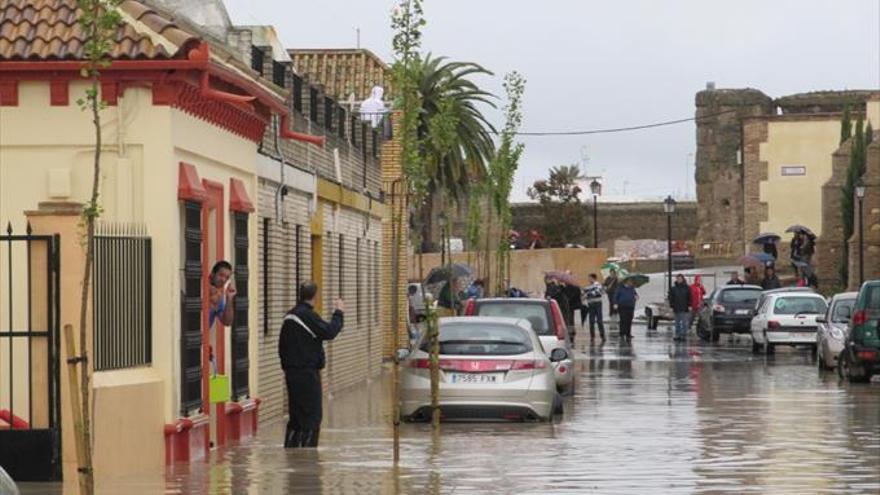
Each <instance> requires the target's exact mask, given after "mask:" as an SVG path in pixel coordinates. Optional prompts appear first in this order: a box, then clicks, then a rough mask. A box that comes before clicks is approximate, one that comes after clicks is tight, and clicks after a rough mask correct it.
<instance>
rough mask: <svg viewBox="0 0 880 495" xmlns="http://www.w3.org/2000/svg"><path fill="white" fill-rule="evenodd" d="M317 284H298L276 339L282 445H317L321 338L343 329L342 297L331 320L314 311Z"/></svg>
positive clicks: (322, 359)
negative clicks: (282, 386) (283, 412)
mask: <svg viewBox="0 0 880 495" xmlns="http://www.w3.org/2000/svg"><path fill="white" fill-rule="evenodd" d="M317 296H318V284H316V283H315V282H311V281H309V282H306V283H304V284H302V285H301V286H300V289H299V301H298V302H297V304H296V306H295V307H294V308H293V309H291V310H290V311H289V312H288V313H287V315H286V316H285V317H284V324H283V325H282V326H281V336H280V338H279V340H278V355H279V357H280V358H281V368H282V369H283V370H284V378H285V381H286V382H287V404H288V407H287V410H288V412H289V419H288V421H287V430H286V431H285V433H284V447H285V448H295V447H317V446H318V439H319V437H320V434H321V420H322V419H323V406H322V400H323V397H322V392H321V370H322V369H323V368H324V365H325V363H326V358H325V357H324V341H325V340H333V339H335V338H336V336H337V335H339V332H341V331H342V324H343V312H344V311H345V307H344V303H343V301H342V299H337V300H336V309H335V311H334V312H333V316H332V317H331V318H330V321H329V322H327V321H324V320H323V319H322V318H321V316H320V315H318V313H317V312H316V311H315V300H316V299H317Z"/></svg>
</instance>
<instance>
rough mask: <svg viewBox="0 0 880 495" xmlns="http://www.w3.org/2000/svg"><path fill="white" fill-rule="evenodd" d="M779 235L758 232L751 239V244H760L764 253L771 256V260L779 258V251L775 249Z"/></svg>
mask: <svg viewBox="0 0 880 495" xmlns="http://www.w3.org/2000/svg"><path fill="white" fill-rule="evenodd" d="M779 240H780V237H779V236H778V235H777V234H774V233H772V232H764V233H762V234H760V235H759V236H758V237H755V238H754V239H753V240H752V243H753V244H757V245H759V246H761V248H762V249H763V251H764V254H766V255H768V256H771V257H772V258H773V262H774V263H775V262H776V260H777V259H778V258H779V251H778V250H777V249H776V243H777V242H779Z"/></svg>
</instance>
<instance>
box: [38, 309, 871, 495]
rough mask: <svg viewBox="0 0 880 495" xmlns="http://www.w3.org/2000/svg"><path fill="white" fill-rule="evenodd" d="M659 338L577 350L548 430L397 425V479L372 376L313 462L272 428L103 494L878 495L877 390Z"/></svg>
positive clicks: (340, 405) (791, 353)
mask: <svg viewBox="0 0 880 495" xmlns="http://www.w3.org/2000/svg"><path fill="white" fill-rule="evenodd" d="M669 331H670V330H669V329H668V328H667V327H662V326H661V328H660V330H658V331H652V332H650V334H647V333H646V330H645V327H644V326H642V325H640V326H638V327H637V328H636V331H635V332H636V333H635V338H634V340H633V344H632V347H631V348H626V347H624V348H621V347H620V346H618V343H617V339H616V338H611V339H609V341H608V343H607V344H605V345H604V346H601V347H599V346H587V347H583V344H584V342H583V339H582V340H581V342H580V345H581V350H582V351H583V354H582V355H581V356H580V357H581V358H582V359H581V360H580V364H579V367H580V374H579V376H578V383H577V390H576V393H575V394H574V396H573V397H570V398H567V401H566V413H565V415H564V417H562V418H560V419H557V421H556V422H555V423H553V424H504V423H496V424H444V425H443V427H442V437H441V438H440V440H439V441H436V442H435V441H432V436H431V429H430V427H429V426H427V425H420V424H418V425H413V424H407V425H404V426H403V430H402V434H403V443H402V451H401V456H402V462H401V465H400V467H399V469H398V470H396V471H395V470H394V468H393V467H392V463H391V429H390V426H389V419H388V418H389V413H390V404H389V401H388V400H387V397H388V396H389V384H388V380H387V376H386V377H385V378H384V379H382V380H375V381H373V382H372V383H371V384H370V385H369V387H362V388H360V389H357V390H354V391H351V392H348V393H345V394H339V395H337V397H335V398H333V400H332V401H331V402H330V403H329V405H328V407H327V412H328V413H327V417H326V423H325V429H324V432H323V438H322V446H321V448H320V449H319V450H318V451H317V452H315V451H305V450H301V451H285V450H284V449H282V448H281V437H282V432H283V428H282V425H280V424H278V425H273V426H270V427H266V428H263V429H262V430H261V431H260V433H259V435H258V437H257V438H256V439H254V440H252V441H249V442H247V443H243V444H241V445H239V446H236V447H233V448H230V449H227V450H226V451H225V452H223V453H219V454H218V453H214V454H213V455H214V457H213V458H212V462H211V463H196V464H194V465H191V466H189V465H183V466H178V467H175V468H174V469H171V470H169V471H168V473H167V478H166V479H165V480H162V479H158V478H157V479H152V480H151V479H139V480H120V481H119V482H117V483H113V484H111V485H104V486H103V489H102V490H101V492H103V493H181V494H183V493H188V494H202V493H204V494H209V493H210V494H214V493H217V494H220V493H235V494H238V493H266V494H270V493H273V494H274V493H327V494H330V493H383V494H385V493H387V494H395V493H438V494H440V493H450V494H451V493H456V494H460V493H560V494H563V493H565V494H568V493H578V492H596V493H633V494H644V493H793V494H794V493H797V494H803V493H865V494H876V493H880V383H876V382H875V383H872V384H869V385H848V384H842V383H839V382H838V379H837V376H836V375H835V374H834V373H824V374H820V373H819V372H818V371H817V369H816V366H815V364H814V362H813V361H812V360H811V358H810V356H809V353H808V351H806V350H799V349H792V350H788V349H784V350H780V352H778V353H777V355H776V356H775V357H772V358H770V359H769V360H765V358H764V357H763V356H757V357H754V356H752V354H751V352H750V348H749V341H748V339H740V340H739V341H735V342H730V341H727V339H726V338H724V339H722V342H721V343H720V344H719V345H716V346H714V347H713V346H711V345H704V344H700V343H697V342H696V341H695V339H692V341H691V342H690V343H689V344H683V345H674V344H673V342H672V341H671V338H670V334H669ZM386 375H387V374H386ZM28 493H44V492H42V491H29V492H28Z"/></svg>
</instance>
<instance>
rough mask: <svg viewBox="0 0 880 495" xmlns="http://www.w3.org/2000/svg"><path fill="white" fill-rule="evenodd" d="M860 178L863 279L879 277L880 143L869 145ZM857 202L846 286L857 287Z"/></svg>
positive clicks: (875, 137) (850, 240) (876, 141)
mask: <svg viewBox="0 0 880 495" xmlns="http://www.w3.org/2000/svg"><path fill="white" fill-rule="evenodd" d="M862 180H863V181H864V182H865V185H866V186H867V187H866V188H865V198H864V200H863V202H864V203H863V215H864V216H863V222H864V223H863V229H864V241H863V243H864V273H865V280H873V279H878V278H880V142H878V137H877V136H876V135H875V136H874V141H873V142H872V143H871V145H870V146H868V159H867V167H866V170H865V175H864V176H862ZM858 215H859V205H858V200H856V203H855V208H854V211H853V218H854V222H853V226H854V232H853V236H852V237H851V238H850V239H849V289H850V290H857V289H858V284H859V216H858Z"/></svg>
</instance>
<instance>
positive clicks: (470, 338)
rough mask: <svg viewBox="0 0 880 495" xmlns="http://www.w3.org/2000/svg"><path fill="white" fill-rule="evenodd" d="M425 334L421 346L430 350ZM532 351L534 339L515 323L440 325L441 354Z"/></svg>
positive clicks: (487, 353)
mask: <svg viewBox="0 0 880 495" xmlns="http://www.w3.org/2000/svg"><path fill="white" fill-rule="evenodd" d="M429 346H430V339H428V338H427V337H425V339H424V340H422V344H421V346H419V348H420V349H421V350H422V351H424V352H429ZM531 350H532V340H531V338H529V335H528V334H527V333H526V331H525V330H523V329H522V328H519V327H517V326H514V325H499V324H483V323H475V324H470V323H467V324H465V323H456V324H453V325H442V326H441V327H440V354H444V355H468V356H503V355H513V354H522V353H525V352H529V351H531Z"/></svg>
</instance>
